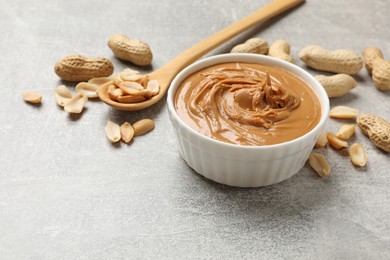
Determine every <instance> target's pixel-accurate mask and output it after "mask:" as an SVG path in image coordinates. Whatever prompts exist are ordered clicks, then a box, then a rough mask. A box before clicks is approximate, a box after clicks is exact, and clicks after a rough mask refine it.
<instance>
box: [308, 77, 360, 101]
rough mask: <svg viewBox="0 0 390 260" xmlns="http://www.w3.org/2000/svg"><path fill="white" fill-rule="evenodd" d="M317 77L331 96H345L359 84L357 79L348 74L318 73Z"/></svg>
mask: <svg viewBox="0 0 390 260" xmlns="http://www.w3.org/2000/svg"><path fill="white" fill-rule="evenodd" d="M315 78H316V79H317V80H318V81H319V82H320V83H321V85H322V86H323V87H324V89H325V91H326V93H327V94H328V97H330V98H332V97H341V96H344V95H345V94H347V93H348V92H349V91H350V90H351V89H353V88H355V87H356V86H357V83H356V81H355V79H354V78H352V77H351V76H350V75H347V74H337V75H333V76H324V75H318V76H315Z"/></svg>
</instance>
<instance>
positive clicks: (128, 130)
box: [120, 122, 134, 143]
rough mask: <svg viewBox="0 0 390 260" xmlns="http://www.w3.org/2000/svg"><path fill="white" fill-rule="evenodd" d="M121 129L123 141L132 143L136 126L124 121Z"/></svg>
mask: <svg viewBox="0 0 390 260" xmlns="http://www.w3.org/2000/svg"><path fill="white" fill-rule="evenodd" d="M120 130H121V137H122V140H123V142H125V143H130V141H131V140H132V139H133V136H134V128H133V127H132V126H131V125H130V124H129V123H128V122H124V123H123V124H122V125H121V127H120Z"/></svg>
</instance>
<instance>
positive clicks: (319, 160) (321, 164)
mask: <svg viewBox="0 0 390 260" xmlns="http://www.w3.org/2000/svg"><path fill="white" fill-rule="evenodd" d="M309 164H310V166H311V167H312V168H313V169H314V170H315V171H316V173H317V174H318V175H319V176H321V177H326V176H328V175H329V173H330V165H329V163H328V161H327V160H326V158H325V156H324V155H323V154H320V153H314V152H312V153H311V154H310V157H309Z"/></svg>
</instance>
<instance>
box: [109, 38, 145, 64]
mask: <svg viewBox="0 0 390 260" xmlns="http://www.w3.org/2000/svg"><path fill="white" fill-rule="evenodd" d="M108 47H110V48H111V50H112V52H113V53H114V55H115V56H116V57H117V58H118V59H121V60H125V61H130V62H132V63H134V64H136V65H139V66H147V65H150V64H151V63H152V60H153V54H152V51H151V49H150V47H149V45H148V44H147V43H145V42H143V41H139V40H131V39H129V38H128V37H127V36H126V35H123V34H115V35H113V36H112V37H111V38H110V39H109V40H108Z"/></svg>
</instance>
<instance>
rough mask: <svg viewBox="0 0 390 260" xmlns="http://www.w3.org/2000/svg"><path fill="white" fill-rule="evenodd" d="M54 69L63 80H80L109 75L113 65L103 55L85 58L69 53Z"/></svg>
mask: <svg viewBox="0 0 390 260" xmlns="http://www.w3.org/2000/svg"><path fill="white" fill-rule="evenodd" d="M54 71H55V73H56V74H57V75H58V77H60V78H61V79H63V80H68V81H75V82H80V81H87V80H89V79H92V78H97V77H107V76H110V75H111V74H112V72H113V71H114V66H113V65H112V63H111V61H109V60H108V59H106V58H103V57H95V58H87V57H84V56H81V55H70V56H67V57H65V58H63V59H61V60H59V61H58V62H57V63H56V65H55V67H54Z"/></svg>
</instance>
